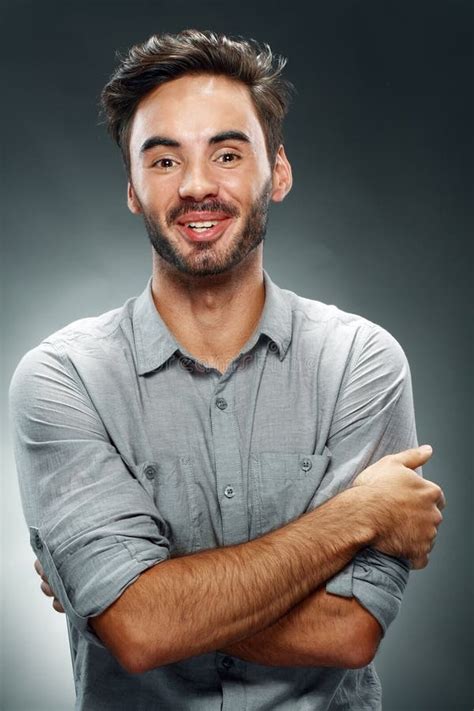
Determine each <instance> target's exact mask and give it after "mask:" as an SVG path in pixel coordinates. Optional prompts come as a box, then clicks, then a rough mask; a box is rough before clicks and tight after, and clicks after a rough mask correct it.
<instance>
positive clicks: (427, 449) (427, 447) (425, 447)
mask: <svg viewBox="0 0 474 711" xmlns="http://www.w3.org/2000/svg"><path fill="white" fill-rule="evenodd" d="M418 449H419V450H420V452H423V453H425V452H426V453H428V452H430V453H431V452H432V451H433V447H432V446H431V444H422V445H421V446H420V447H418Z"/></svg>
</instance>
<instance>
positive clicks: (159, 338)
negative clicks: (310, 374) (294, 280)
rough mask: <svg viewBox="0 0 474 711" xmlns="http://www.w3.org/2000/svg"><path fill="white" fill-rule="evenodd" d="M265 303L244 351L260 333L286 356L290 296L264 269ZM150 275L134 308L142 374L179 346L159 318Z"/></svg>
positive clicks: (162, 361) (161, 363)
mask: <svg viewBox="0 0 474 711" xmlns="http://www.w3.org/2000/svg"><path fill="white" fill-rule="evenodd" d="M263 277H264V284H265V304H264V307H263V311H262V316H261V318H260V322H259V324H258V326H257V328H256V330H255V331H254V334H253V335H252V337H251V338H250V340H249V341H248V342H247V344H246V346H245V347H244V350H243V352H246V351H248V350H250V348H252V347H253V346H254V345H255V343H257V341H258V340H259V338H260V336H261V335H262V334H265V335H266V336H268V338H270V340H271V341H273V343H275V345H276V347H277V349H278V354H279V357H280V360H283V358H284V357H285V355H286V352H287V350H288V347H289V345H290V341H291V324H292V313H291V305H290V301H289V297H288V295H287V294H286V292H285V291H284V290H283V289H280V288H279V287H278V286H277V285H276V284H274V282H273V281H272V280H271V279H270V277H269V276H268V274H267V272H266V271H265V270H263ZM151 282H152V277H150V279H149V280H148V282H147V285H146V287H145V289H144V290H143V292H142V293H141V294H140V296H138V297H137V299H136V300H135V304H134V307H133V332H134V337H135V348H136V352H137V371H138V374H139V375H145V373H149V372H151V371H153V370H156V369H157V368H159V367H160V366H161V365H163V363H165V362H166V361H167V360H168V359H169V358H170V357H171V356H172V355H173V354H174V353H175V352H176V351H178V350H179V349H180V346H179V343H178V341H177V340H176V339H175V338H174V336H173V335H172V334H171V332H170V330H169V329H168V327H167V326H166V324H165V323H164V321H163V319H162V318H161V316H160V314H159V312H158V310H157V308H156V306H155V302H154V301H153V296H152V291H151Z"/></svg>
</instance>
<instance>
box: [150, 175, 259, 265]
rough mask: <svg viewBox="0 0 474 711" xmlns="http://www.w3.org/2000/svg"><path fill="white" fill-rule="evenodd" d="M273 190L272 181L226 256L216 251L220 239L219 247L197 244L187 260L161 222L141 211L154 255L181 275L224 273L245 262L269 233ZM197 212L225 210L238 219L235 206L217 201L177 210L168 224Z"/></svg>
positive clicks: (226, 251) (252, 206) (171, 215)
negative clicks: (183, 215) (269, 209)
mask: <svg viewBox="0 0 474 711" xmlns="http://www.w3.org/2000/svg"><path fill="white" fill-rule="evenodd" d="M271 190H272V181H271V179H269V180H268V182H267V183H266V184H265V186H264V188H263V190H262V192H261V193H260V195H259V197H258V198H257V199H256V200H255V201H254V202H253V203H252V205H251V207H250V210H249V213H248V216H247V220H246V222H245V224H244V226H243V229H242V230H241V231H240V233H239V234H236V235H235V236H234V237H233V240H232V244H231V245H229V247H228V248H227V250H225V252H223V253H220V252H219V249H218V248H217V249H216V247H218V246H219V240H217V243H216V245H215V244H214V243H213V242H209V243H206V242H196V243H195V244H194V249H193V254H192V255H190V256H189V257H185V256H184V255H182V254H181V252H180V251H179V249H178V248H177V247H176V246H175V245H174V244H173V243H172V242H171V240H170V239H169V238H168V237H167V236H166V234H165V231H164V230H163V228H162V226H161V224H160V222H159V220H158V219H157V218H155V217H154V215H152V214H151V213H149V212H146V211H145V210H143V208H142V211H143V220H144V223H145V227H146V231H147V233H148V238H149V240H150V242H151V245H152V247H153V249H154V250H155V252H156V253H157V254H158V255H159V256H160V257H161V258H162V259H164V260H165V261H166V262H167V263H168V264H170V265H171V266H173V267H175V268H176V269H178V270H179V271H180V272H181V273H182V274H186V275H188V276H202V277H205V276H206V277H207V276H214V275H217V274H222V273H224V272H226V271H229V270H230V269H232V268H233V267H235V266H237V264H239V263H240V262H242V261H243V260H244V259H245V257H246V256H247V255H248V254H250V252H252V250H254V249H255V248H256V247H258V245H259V244H260V243H261V242H262V241H263V239H264V237H265V234H266V231H267V224H268V208H269V204H270V198H271ZM198 211H201V212H205V211H209V212H220V211H223V212H226V213H228V214H230V215H231V216H233V217H238V216H239V212H238V211H237V210H236V208H235V207H233V206H231V205H228V204H226V203H225V202H222V201H220V200H216V199H215V200H206V201H205V202H202V203H193V204H188V205H186V206H184V207H181V208H179V212H178V209H175V210H173V211H172V213H171V214H170V215H169V216H168V217H167V220H166V221H167V223H168V224H169V225H170V226H171V225H172V224H173V223H174V222H175V220H176V218H177V216H181V214H186V212H198Z"/></svg>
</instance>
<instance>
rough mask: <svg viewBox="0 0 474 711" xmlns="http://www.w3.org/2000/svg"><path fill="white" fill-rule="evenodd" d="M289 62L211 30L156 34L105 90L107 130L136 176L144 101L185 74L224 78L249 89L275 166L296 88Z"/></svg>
mask: <svg viewBox="0 0 474 711" xmlns="http://www.w3.org/2000/svg"><path fill="white" fill-rule="evenodd" d="M286 61H287V60H286V59H285V58H284V57H281V56H280V55H274V54H273V53H272V50H271V48H270V46H269V45H268V44H263V45H259V44H258V42H256V40H253V39H250V40H244V39H242V38H239V39H233V38H230V37H227V36H226V35H220V34H216V33H215V32H211V31H209V30H205V31H199V30H183V31H182V32H179V33H178V34H175V35H172V34H162V35H152V36H151V37H150V38H149V39H148V40H146V42H143V43H142V44H137V45H135V46H133V47H131V49H130V50H129V52H128V54H127V55H126V56H125V57H123V58H122V57H120V64H119V65H118V67H117V68H116V70H115V71H114V73H113V74H112V76H111V78H110V80H109V82H108V83H107V84H106V85H105V87H104V89H103V91H102V94H101V106H102V110H103V114H104V117H105V122H106V124H107V128H108V131H109V133H110V134H111V136H112V138H113V139H114V140H115V141H116V143H117V144H118V146H119V147H120V150H121V152H122V157H123V161H124V164H125V168H126V170H127V174H128V175H130V149H129V139H130V127H131V122H132V118H133V115H134V113H135V110H136V108H137V106H138V104H139V102H140V101H141V100H142V99H143V98H144V96H146V94H148V93H149V92H150V91H152V90H153V89H155V88H156V87H157V86H160V84H163V83H165V82H167V81H171V80H172V79H177V78H178V77H181V76H183V75H185V74H216V75H224V76H227V77H229V78H231V79H235V80H237V81H240V82H242V83H243V84H245V85H246V86H247V87H248V89H249V91H250V94H251V97H252V100H253V103H254V105H255V109H256V112H257V115H258V117H259V119H260V123H261V125H262V129H263V133H264V136H265V143H266V148H267V153H268V158H269V161H270V165H271V166H273V164H274V162H275V158H276V154H277V151H278V148H279V146H280V144H281V143H282V141H283V135H282V124H283V119H284V117H285V115H286V113H287V110H288V105H289V101H290V96H291V91H292V90H293V86H292V84H291V83H290V82H289V81H287V80H286V79H283V78H282V76H281V74H282V70H283V68H284V66H285V65H286Z"/></svg>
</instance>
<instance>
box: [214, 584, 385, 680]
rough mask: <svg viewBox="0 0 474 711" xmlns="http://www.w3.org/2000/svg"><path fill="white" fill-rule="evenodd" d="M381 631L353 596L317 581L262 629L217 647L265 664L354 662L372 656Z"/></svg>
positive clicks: (347, 664)
mask: <svg viewBox="0 0 474 711" xmlns="http://www.w3.org/2000/svg"><path fill="white" fill-rule="evenodd" d="M381 637H382V631H381V629H380V625H379V623H378V622H377V621H376V620H375V618H374V617H373V616H372V615H371V614H370V613H369V612H367V610H366V609H365V608H364V607H363V606H362V605H360V604H359V603H358V602H357V600H355V599H354V598H352V599H350V600H346V599H344V598H340V597H336V596H334V595H329V594H328V593H327V592H326V591H325V590H324V588H323V587H321V588H319V589H318V590H317V591H316V592H313V593H312V594H311V595H309V596H308V597H307V598H306V599H305V600H303V602H301V603H299V605H297V606H296V607H295V608H293V610H291V611H290V612H289V613H288V614H287V615H284V616H283V617H282V618H281V619H280V620H278V622H276V623H275V624H274V625H271V626H269V627H267V628H266V629H265V630H263V631H262V632H260V633H258V634H256V635H253V636H252V637H249V638H247V639H244V640H242V641H241V642H238V643H237V644H233V645H231V646H229V647H227V648H226V649H224V650H222V651H223V652H224V653H226V654H229V655H233V656H235V657H239V658H240V659H244V660H246V661H249V662H255V663H257V664H264V665H267V666H291V667H295V666H302V667H313V666H318V667H324V666H329V667H342V668H345V669H348V668H358V667H363V666H366V665H367V664H369V662H370V661H372V659H373V657H374V655H375V652H376V651H377V647H378V645H379V642H380V639H381Z"/></svg>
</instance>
